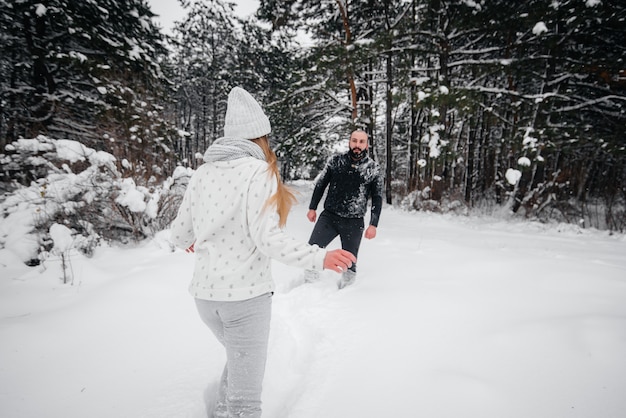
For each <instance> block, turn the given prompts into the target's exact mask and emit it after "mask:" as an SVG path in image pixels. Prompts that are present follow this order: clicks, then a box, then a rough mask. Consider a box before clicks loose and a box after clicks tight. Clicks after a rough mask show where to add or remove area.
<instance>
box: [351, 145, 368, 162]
mask: <svg viewBox="0 0 626 418" xmlns="http://www.w3.org/2000/svg"><path fill="white" fill-rule="evenodd" d="M357 150H358V151H357ZM348 154H349V155H350V158H352V159H353V160H355V161H358V160H362V159H363V158H365V156H366V155H367V148H366V149H364V150H361V149H360V148H357V147H355V148H350V150H349V151H348Z"/></svg>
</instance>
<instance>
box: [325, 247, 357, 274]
mask: <svg viewBox="0 0 626 418" xmlns="http://www.w3.org/2000/svg"><path fill="white" fill-rule="evenodd" d="M354 263H356V257H355V256H354V255H353V254H352V253H351V252H349V251H346V250H332V251H326V257H324V269H326V270H333V271H336V272H337V273H341V272H344V271H346V270H348V269H349V268H350V267H352V264H354Z"/></svg>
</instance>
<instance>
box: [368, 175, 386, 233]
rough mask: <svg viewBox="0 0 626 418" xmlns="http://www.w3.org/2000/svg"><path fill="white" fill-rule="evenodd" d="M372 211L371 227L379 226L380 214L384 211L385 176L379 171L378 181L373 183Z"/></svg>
mask: <svg viewBox="0 0 626 418" xmlns="http://www.w3.org/2000/svg"><path fill="white" fill-rule="evenodd" d="M370 187H371V196H372V210H371V216H370V225H372V226H376V227H377V226H378V220H379V219H380V212H381V211H382V209H383V175H382V173H381V172H380V169H379V170H378V175H377V176H376V179H375V180H374V181H373V182H372V183H371V185H370Z"/></svg>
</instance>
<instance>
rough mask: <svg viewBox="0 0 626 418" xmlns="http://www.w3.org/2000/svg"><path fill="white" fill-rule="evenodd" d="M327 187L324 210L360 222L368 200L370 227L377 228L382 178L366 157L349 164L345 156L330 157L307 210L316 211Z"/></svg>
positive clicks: (346, 155) (350, 161)
mask: <svg viewBox="0 0 626 418" xmlns="http://www.w3.org/2000/svg"><path fill="white" fill-rule="evenodd" d="M327 186H328V195H327V196H326V200H325V201H324V209H325V210H327V211H329V212H332V213H334V214H336V215H339V216H341V217H344V218H362V217H364V216H365V212H367V201H368V199H369V198H371V199H372V210H371V216H370V225H373V226H378V219H379V218H380V211H381V209H382V204H383V177H382V173H381V171H380V166H379V165H378V163H377V162H376V161H374V160H372V159H371V158H369V156H366V157H365V158H363V159H362V160H360V161H353V160H352V158H350V155H348V153H345V154H339V155H335V156H334V157H332V158H331V159H330V160H329V161H328V163H326V167H324V170H323V171H322V172H321V173H320V175H319V177H318V180H317V182H316V183H315V189H314V190H313V196H312V197H311V204H310V205H309V209H313V210H317V205H318V204H319V202H320V200H321V199H322V196H323V195H324V190H325V189H326V187H327Z"/></svg>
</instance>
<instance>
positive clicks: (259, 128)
mask: <svg viewBox="0 0 626 418" xmlns="http://www.w3.org/2000/svg"><path fill="white" fill-rule="evenodd" d="M224 122H225V123H224V136H227V137H233V138H242V139H255V138H260V137H262V136H265V135H267V134H269V133H270V132H272V126H271V125H270V120H269V119H268V118H267V116H266V115H265V113H264V112H263V109H262V108H261V105H260V104H259V103H258V102H257V101H256V100H254V97H252V96H251V95H250V93H248V92H247V91H245V90H244V89H242V88H241V87H234V88H233V89H232V90H231V91H230V93H228V106H227V107H226V118H225V121H224Z"/></svg>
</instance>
